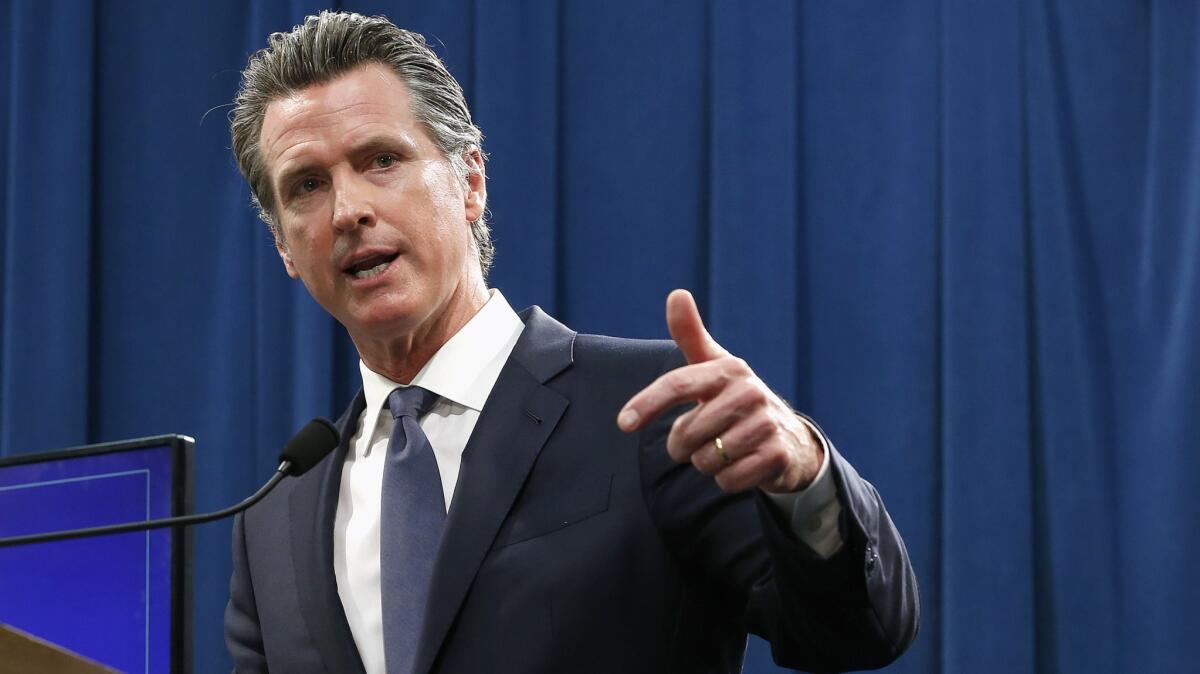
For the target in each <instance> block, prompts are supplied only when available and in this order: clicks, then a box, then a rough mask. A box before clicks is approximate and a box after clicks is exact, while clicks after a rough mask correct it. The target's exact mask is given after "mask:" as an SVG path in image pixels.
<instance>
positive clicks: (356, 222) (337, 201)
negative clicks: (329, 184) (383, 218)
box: [333, 179, 375, 232]
mask: <svg viewBox="0 0 1200 674" xmlns="http://www.w3.org/2000/svg"><path fill="white" fill-rule="evenodd" d="M374 225H375V209H374V207H373V206H372V205H371V200H370V198H369V195H368V191H367V189H366V187H365V186H363V185H359V184H358V183H357V182H356V181H355V180H354V179H349V180H342V181H339V183H338V184H337V185H335V186H334V196H333V226H334V228H335V229H338V230H341V231H343V232H348V231H351V230H353V229H356V228H358V227H373V226H374Z"/></svg>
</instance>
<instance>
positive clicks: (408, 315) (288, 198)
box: [260, 64, 486, 343]
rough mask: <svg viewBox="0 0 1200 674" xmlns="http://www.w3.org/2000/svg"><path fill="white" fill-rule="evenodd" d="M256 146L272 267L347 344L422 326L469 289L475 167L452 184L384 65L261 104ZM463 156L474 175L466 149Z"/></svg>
mask: <svg viewBox="0 0 1200 674" xmlns="http://www.w3.org/2000/svg"><path fill="white" fill-rule="evenodd" d="M260 139H261V143H260V147H261V152H262V155H263V158H264V160H265V162H266V166H267V174H268V176H269V179H270V181H271V185H272V188H273V191H274V194H275V209H274V213H275V218H276V222H277V224H278V226H279V229H280V232H281V235H282V237H283V241H282V242H280V244H279V254H280V257H282V258H283V263H284V266H285V267H286V268H287V272H288V274H289V275H290V276H291V277H292V278H299V279H300V280H302V281H303V282H304V285H305V286H306V287H307V288H308V291H309V293H311V294H312V296H313V298H314V299H316V300H317V302H318V303H319V304H320V305H321V306H322V307H324V309H325V310H326V311H328V312H329V313H330V314H332V315H333V316H334V317H335V318H337V319H338V321H340V322H341V323H342V324H343V325H344V326H346V329H347V330H348V331H349V333H350V336H351V338H353V339H354V340H355V342H356V343H359V341H360V340H387V339H392V338H395V337H397V336H402V335H410V334H417V333H419V332H420V331H422V330H430V329H431V326H433V325H435V324H436V323H437V322H438V319H439V317H440V316H442V315H443V313H444V312H445V311H446V309H447V307H449V306H450V305H451V304H452V303H453V302H454V301H455V298H457V297H459V296H461V295H462V294H463V293H465V292H466V286H468V285H469V284H470V283H471V282H472V279H475V281H474V282H475V283H480V281H479V280H478V278H479V276H478V261H477V259H476V256H475V255H474V254H473V253H472V250H473V249H472V246H471V230H470V223H471V222H472V221H474V220H475V219H477V218H479V217H480V215H481V214H482V212H483V207H484V201H485V198H486V192H485V191H484V189H485V188H484V182H483V176H482V170H480V172H479V173H478V174H472V177H471V179H470V184H469V185H468V186H467V187H466V188H464V187H463V185H462V182H461V181H460V179H459V178H458V176H457V175H456V174H455V172H454V169H453V168H452V167H451V165H450V163H449V162H448V161H447V160H446V159H445V157H444V156H443V155H442V152H441V150H440V148H438V146H437V145H436V144H435V143H434V141H433V140H432V139H431V138H430V137H429V135H428V134H427V133H426V131H425V128H424V127H423V126H422V125H421V124H420V122H418V121H417V119H416V117H414V116H413V114H412V107H411V105H410V97H409V93H408V89H407V87H406V86H405V85H404V84H403V83H402V82H401V80H400V79H399V78H398V77H397V76H396V75H395V74H394V73H393V72H392V71H391V70H390V69H388V68H386V67H385V66H382V65H378V64H369V65H365V66H363V67H361V68H358V69H356V70H353V71H351V72H350V73H348V74H346V75H342V76H341V77H339V78H337V79H335V80H333V81H332V82H329V83H327V84H323V85H319V86H313V87H309V88H307V89H304V90H302V91H300V92H298V93H296V94H295V95H293V96H290V97H288V98H284V99H280V100H277V101H274V102H272V103H271V104H270V105H268V106H267V110H266V115H265V117H264V119H263V127H262V134H261V137H260ZM467 159H468V163H474V164H475V165H476V166H478V168H480V169H482V159H481V158H480V156H479V154H478V153H477V152H475V153H473V154H472V155H471V156H470V157H468V158H467Z"/></svg>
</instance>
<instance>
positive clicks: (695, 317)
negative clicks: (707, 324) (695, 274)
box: [667, 289, 728, 364]
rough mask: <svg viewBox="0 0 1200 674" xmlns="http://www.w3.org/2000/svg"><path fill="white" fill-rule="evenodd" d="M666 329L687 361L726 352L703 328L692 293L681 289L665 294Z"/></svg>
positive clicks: (708, 358)
mask: <svg viewBox="0 0 1200 674" xmlns="http://www.w3.org/2000/svg"><path fill="white" fill-rule="evenodd" d="M667 329H668V330H670V331H671V339H673V340H675V343H676V344H678V345H679V350H680V351H683V355H684V357H686V358H687V360H688V363H691V364H695V363H703V362H705V361H709V360H713V359H714V358H720V357H721V356H725V355H727V354H728V352H727V351H725V349H723V348H721V345H720V344H717V343H716V341H714V340H713V338H712V336H710V335H709V334H708V330H706V329H704V321H702V320H700V310H699V309H697V308H696V300H695V299H694V298H693V297H692V294H691V293H690V292H688V291H686V290H683V289H677V290H672V291H671V294H670V295H667Z"/></svg>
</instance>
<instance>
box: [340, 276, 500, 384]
mask: <svg viewBox="0 0 1200 674" xmlns="http://www.w3.org/2000/svg"><path fill="white" fill-rule="evenodd" d="M487 300H488V290H487V286H486V285H485V284H484V283H483V279H479V280H478V283H468V284H464V286H462V287H460V288H459V290H457V291H456V292H455V294H454V295H453V296H452V297H451V299H450V301H448V302H446V303H445V304H443V305H442V306H441V307H439V309H438V312H437V314H435V315H434V316H431V317H430V318H429V320H427V321H425V323H424V324H422V325H421V326H419V327H417V328H416V329H415V330H412V331H411V332H408V333H406V334H402V335H399V336H392V337H389V338H385V339H370V338H366V339H360V338H355V337H354V336H353V335H351V339H352V340H353V341H354V346H355V347H356V348H357V349H358V354H359V357H361V358H362V360H363V363H365V364H366V366H367V367H368V368H370V369H371V371H373V372H377V373H379V374H381V375H383V376H385V377H387V378H388V379H391V380H392V381H394V382H396V383H399V384H409V383H411V382H412V380H413V378H414V377H416V376H417V373H418V372H420V371H421V368H423V367H425V364H426V363H428V362H429V359H430V358H433V354H435V353H437V352H438V350H439V349H441V348H442V345H444V344H445V343H446V342H448V341H450V338H451V337H453V336H454V335H455V334H456V333H457V332H458V331H459V330H461V329H462V327H463V326H464V325H466V324H467V322H468V321H470V320H471V318H473V317H474V316H475V314H477V313H479V310H480V309H482V308H483V305H484V304H486V303H487Z"/></svg>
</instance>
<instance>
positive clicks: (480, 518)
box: [416, 307, 575, 672]
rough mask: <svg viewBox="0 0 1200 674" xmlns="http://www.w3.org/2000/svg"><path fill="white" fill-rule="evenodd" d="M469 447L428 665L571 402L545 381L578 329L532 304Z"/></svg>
mask: <svg viewBox="0 0 1200 674" xmlns="http://www.w3.org/2000/svg"><path fill="white" fill-rule="evenodd" d="M522 318H523V319H524V320H525V323H526V325H525V330H524V331H523V332H522V333H521V338H520V339H519V340H518V342H517V345H516V346H515V347H514V349H513V353H512V356H511V357H510V358H509V360H508V362H507V363H506V364H505V366H504V369H503V370H502V371H501V372H500V377H499V378H498V379H497V380H496V385H495V386H494V387H492V392H491V394H490V395H489V396H488V399H487V402H486V403H485V404H484V407H483V411H482V413H481V414H480V415H479V421H478V422H477V423H476V424H475V430H474V431H473V432H472V433H471V438H470V440H469V441H468V442H467V446H466V448H465V449H464V450H463V458H462V467H461V469H460V472H459V477H458V486H457V487H456V488H455V492H454V501H453V502H452V503H451V507H450V513H449V517H448V519H447V521H446V529H445V533H444V534H443V538H442V543H441V548H440V550H439V552H438V560H437V564H436V565H435V567H434V575H433V581H432V587H431V588H430V593H429V605H428V608H427V610H426V616H425V626H424V632H423V634H422V637H421V644H420V646H419V648H418V651H417V660H416V664H417V666H416V671H417V672H427V671H429V670H430V668H431V667H432V666H433V663H434V660H435V659H436V657H437V653H438V651H439V650H440V649H441V646H442V643H443V642H444V641H445V639H446V635H447V634H448V633H449V631H450V627H451V625H452V624H453V622H454V618H455V616H457V615H458V611H459V608H460V607H461V606H462V603H463V600H464V599H465V598H466V596H467V591H468V590H469V588H470V586H471V582H472V581H473V580H474V578H475V573H476V572H477V571H478V570H479V566H480V564H482V562H483V558H484V557H485V556H486V555H487V551H488V549H489V548H491V545H492V541H493V539H494V538H495V536H496V532H497V531H499V529H500V525H501V523H502V522H503V521H504V519H505V517H507V516H508V511H509V510H510V509H511V508H512V505H513V502H514V501H515V500H516V497H517V494H518V493H519V492H520V490H521V486H522V485H523V484H524V483H525V478H526V476H527V475H528V474H529V470H530V468H532V467H533V463H534V461H535V460H536V459H537V456H538V453H539V452H540V451H541V449H542V446H543V445H544V444H545V443H546V440H547V439H548V438H549V437H550V434H551V433H552V432H553V431H554V428H555V426H556V425H557V424H558V420H559V419H560V418H561V417H562V414H563V412H564V411H565V410H566V409H567V405H568V401H567V399H566V398H564V397H563V396H561V395H559V394H558V393H556V392H554V391H553V390H551V389H550V388H549V387H547V386H544V383H545V382H546V381H547V380H549V379H550V378H551V377H553V376H554V375H556V374H558V373H559V372H561V371H562V370H563V369H565V368H566V367H567V366H569V365H570V363H571V358H572V348H573V345H574V338H575V333H574V332H571V331H570V330H568V329H567V328H566V327H564V326H563V325H561V324H559V323H558V322H556V321H554V319H552V318H550V317H549V316H547V315H546V314H544V313H542V311H541V310H540V309H538V308H537V307H534V308H532V309H530V310H528V311H527V312H523V313H522Z"/></svg>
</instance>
